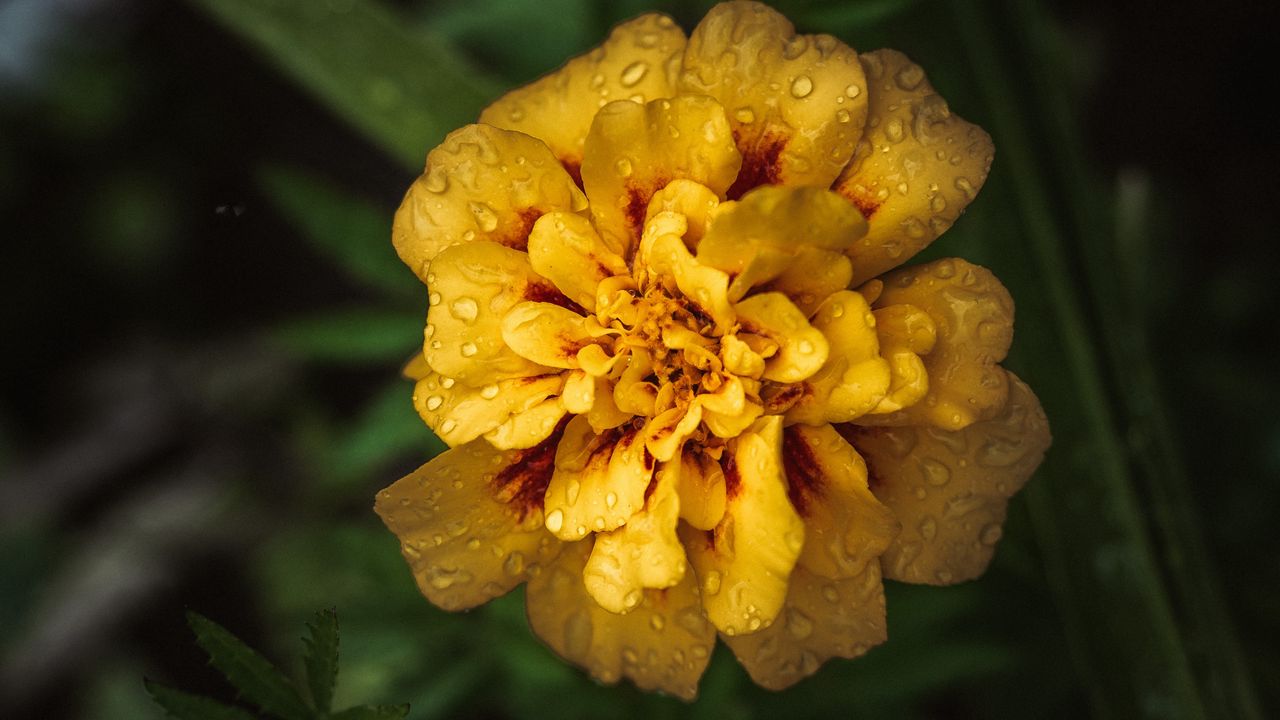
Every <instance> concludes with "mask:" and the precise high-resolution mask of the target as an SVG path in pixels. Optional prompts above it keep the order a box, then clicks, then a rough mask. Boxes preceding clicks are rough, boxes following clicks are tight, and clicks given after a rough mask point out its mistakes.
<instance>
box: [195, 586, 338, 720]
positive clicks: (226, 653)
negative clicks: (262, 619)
mask: <svg viewBox="0 0 1280 720" xmlns="http://www.w3.org/2000/svg"><path fill="white" fill-rule="evenodd" d="M187 624H188V625H189V626H190V627H191V630H192V632H194V633H195V635H196V644H197V645H199V646H200V648H201V649H202V650H204V651H205V653H207V654H208V655H209V662H210V663H211V664H212V665H213V666H214V667H215V668H217V669H218V671H219V672H221V673H222V674H223V675H224V676H225V677H226V678H227V681H228V682H230V683H231V684H232V686H234V687H235V688H236V690H238V691H239V692H240V695H241V696H242V697H244V698H245V699H247V700H248V701H250V702H252V703H253V704H254V705H257V706H258V707H260V708H262V710H263V711H265V712H268V713H271V714H273V715H277V716H279V717H281V718H283V719H284V720H309V719H310V718H311V717H312V715H313V713H312V712H311V710H310V709H309V708H308V707H307V706H306V703H305V702H303V700H302V697H301V696H299V695H298V691H297V690H296V689H294V687H293V685H292V683H290V682H289V680H288V679H287V678H285V676H284V674H283V673H281V672H280V670H279V669H278V668H276V666H275V665H273V664H272V663H271V661H269V660H267V659H266V658H265V657H263V656H262V655H260V654H258V652H257V651H256V650H254V649H253V648H251V647H249V646H248V645H246V644H245V643H244V642H243V641H241V640H240V639H239V638H237V637H236V636H235V635H232V634H231V632H230V631H229V630H227V629H226V628H224V627H222V626H221V625H219V624H218V623H215V622H214V621H212V620H210V619H209V618H207V617H205V616H203V615H201V614H199V613H197V612H190V611H189V612H188V613H187Z"/></svg>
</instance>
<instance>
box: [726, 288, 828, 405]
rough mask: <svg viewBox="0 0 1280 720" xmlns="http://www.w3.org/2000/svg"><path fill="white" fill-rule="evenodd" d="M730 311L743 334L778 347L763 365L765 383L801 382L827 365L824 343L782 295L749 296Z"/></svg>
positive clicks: (821, 337) (824, 340)
mask: <svg viewBox="0 0 1280 720" xmlns="http://www.w3.org/2000/svg"><path fill="white" fill-rule="evenodd" d="M733 309H734V310H735V311H736V312H737V313H738V321H739V322H740V323H741V324H742V327H743V329H744V330H746V331H747V332H750V333H754V334H756V335H763V336H764V337H767V338H769V339H770V340H772V341H774V342H776V343H777V344H778V353H777V354H776V355H774V356H773V357H771V358H769V359H768V360H766V361H765V366H764V379H766V380H773V381H775V382H782V383H793V382H800V381H801V380H804V379H805V378H807V377H809V376H810V375H812V374H814V373H815V372H817V371H818V369H819V368H821V367H822V365H823V363H825V362H826V361H827V353H828V350H829V348H828V344H827V339H826V338H825V337H823V335H822V332H821V331H819V330H818V329H816V328H814V327H813V326H811V325H810V324H809V321H808V320H806V319H805V316H804V313H802V312H800V310H799V309H798V308H796V306H795V305H794V304H793V303H792V302H791V301H790V300H789V299H787V296H785V295H783V294H782V293H760V294H759V295H752V296H751V297H749V298H747V299H746V300H743V301H742V302H740V303H738V304H737V305H734V306H733Z"/></svg>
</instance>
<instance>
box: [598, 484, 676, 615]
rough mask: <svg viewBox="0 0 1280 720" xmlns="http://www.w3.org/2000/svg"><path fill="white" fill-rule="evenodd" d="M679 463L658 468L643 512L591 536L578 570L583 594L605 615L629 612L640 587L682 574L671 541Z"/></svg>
mask: <svg viewBox="0 0 1280 720" xmlns="http://www.w3.org/2000/svg"><path fill="white" fill-rule="evenodd" d="M679 477H680V462H679V461H678V460H677V461H676V462H674V463H664V464H663V466H662V467H661V468H659V469H658V473H657V478H656V479H655V480H654V489H653V491H652V492H650V493H649V494H648V497H647V498H645V502H644V508H643V509H641V510H640V511H639V512H637V513H636V514H634V515H632V516H631V517H630V518H628V519H627V524H626V525H623V526H622V527H620V528H618V529H617V530H614V531H613V532H606V533H599V534H598V535H596V544H595V547H594V548H593V549H592V550H591V558H590V559H589V560H588V561H587V566H586V568H585V569H584V570H583V581H584V582H585V583H586V587H587V592H588V593H590V594H591V597H593V598H595V601H596V602H597V603H599V604H600V607H602V608H604V609H605V610H608V611H609V612H615V613H623V612H630V611H631V610H632V609H634V608H635V607H636V605H639V604H640V601H641V599H643V597H644V594H643V591H644V590H645V589H646V588H666V587H671V586H672V585H675V584H676V583H678V582H680V579H681V578H683V577H684V575H685V566H686V562H685V558H684V548H683V547H681V545H680V539H679V538H677V537H676V521H677V520H678V519H679V518H678V515H679V513H680V498H679V496H678V495H677V494H676V483H678V482H679Z"/></svg>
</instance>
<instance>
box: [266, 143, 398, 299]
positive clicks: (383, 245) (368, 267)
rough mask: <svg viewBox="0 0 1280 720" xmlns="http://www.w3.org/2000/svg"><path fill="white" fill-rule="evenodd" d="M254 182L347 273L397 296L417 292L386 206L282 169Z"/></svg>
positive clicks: (272, 169) (272, 168)
mask: <svg viewBox="0 0 1280 720" xmlns="http://www.w3.org/2000/svg"><path fill="white" fill-rule="evenodd" d="M258 183H259V184H260V185H261V186H262V188H263V190H264V191H265V192H266V195H267V197H268V198H270V200H271V202H272V203H273V204H274V205H275V207H276V210H278V211H279V212H280V213H281V214H282V215H283V216H284V218H285V219H286V220H287V221H289V223H290V224H291V225H293V226H294V227H296V228H298V229H300V230H301V231H302V236H303V237H304V238H306V239H307V240H309V241H310V242H311V245H312V247H314V248H315V249H316V250H317V251H318V252H319V253H320V254H321V255H323V256H324V257H325V258H327V259H328V260H329V261H330V262H332V263H333V264H334V266H335V267H337V268H338V269H340V270H342V271H343V272H344V273H346V274H347V275H348V276H350V277H351V278H353V279H355V280H357V281H359V282H361V283H362V284H364V285H365V286H367V287H369V288H372V289H374V290H379V291H381V292H383V293H385V294H386V295H388V296H391V297H393V298H397V299H410V298H417V297H418V296H419V295H420V294H421V291H422V284H421V283H419V282H418V279H417V278H415V277H414V276H413V273H411V272H409V269H408V268H406V267H405V266H404V264H402V263H401V262H400V261H399V259H397V258H396V254H395V251H394V250H393V249H392V247H391V210H392V209H391V208H382V207H377V206H376V205H374V204H372V203H370V202H367V201H365V200H361V199H360V198H358V197H356V196H355V195H353V194H352V193H350V192H347V191H344V190H342V189H340V188H337V187H335V186H333V185H331V184H329V183H327V182H324V181H322V180H319V179H317V178H315V177H313V176H311V175H309V174H307V173H305V172H302V171H299V170H294V169H291V168H286V167H280V166H266V167H263V168H261V169H260V170H259V172H258Z"/></svg>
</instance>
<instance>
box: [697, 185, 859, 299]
mask: <svg viewBox="0 0 1280 720" xmlns="http://www.w3.org/2000/svg"><path fill="white" fill-rule="evenodd" d="M864 232H866V223H865V222H864V221H863V219H862V216H861V215H859V214H858V211H857V210H856V209H854V208H852V207H850V206H849V203H847V202H845V201H844V200H843V199H842V198H841V197H840V196H839V195H836V194H835V193H833V192H831V191H830V190H826V189H824V188H817V187H800V188H787V187H762V188H759V189H757V190H753V191H752V192H750V193H748V194H747V195H746V196H745V197H743V198H742V200H740V201H738V202H736V203H725V204H723V205H721V206H720V207H719V210H718V211H717V212H716V214H715V216H714V218H713V219H712V221H711V226H710V227H709V228H708V229H707V234H706V237H704V238H703V239H702V242H701V243H699V245H698V262H700V263H702V264H703V265H708V266H710V267H714V268H717V269H719V270H723V271H725V272H726V273H728V274H729V275H730V276H731V277H733V282H732V283H731V284H730V285H729V299H730V300H733V301H737V300H741V299H742V297H743V296H745V295H746V294H747V292H748V291H749V290H751V288H753V287H756V286H758V285H762V284H764V283H767V282H769V281H770V280H773V279H774V278H776V277H778V276H780V275H782V274H783V273H785V272H786V271H787V269H788V268H789V267H790V266H791V264H792V263H793V262H795V260H796V257H797V255H798V254H799V253H800V251H801V250H802V249H805V248H816V249H820V250H827V251H835V252H837V253H839V252H843V251H844V250H845V248H847V247H849V246H850V245H852V244H853V242H854V241H855V240H857V239H858V237H859V236H860V235H862V233H864ZM841 287H844V286H841ZM837 289H839V288H837Z"/></svg>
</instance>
